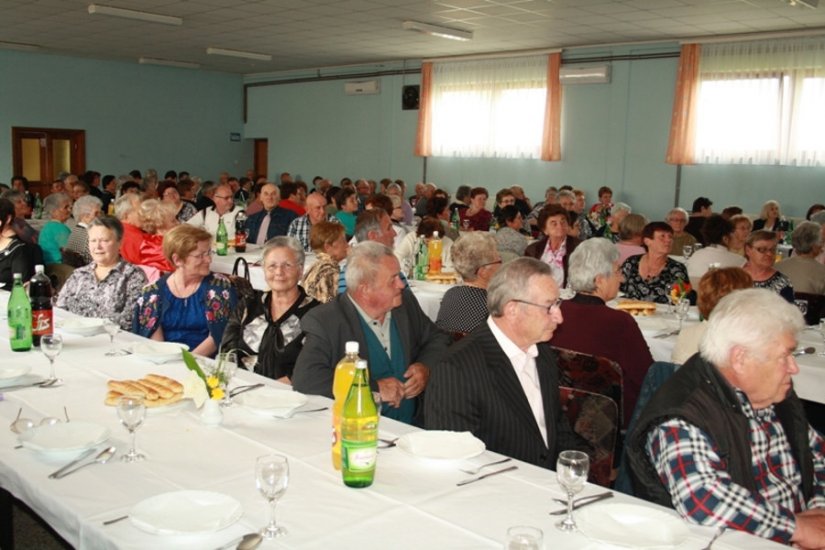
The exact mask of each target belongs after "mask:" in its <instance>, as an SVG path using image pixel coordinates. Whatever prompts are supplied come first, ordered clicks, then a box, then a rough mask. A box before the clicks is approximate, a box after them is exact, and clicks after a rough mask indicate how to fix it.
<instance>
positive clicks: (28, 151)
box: [11, 127, 86, 197]
mask: <svg viewBox="0 0 825 550" xmlns="http://www.w3.org/2000/svg"><path fill="white" fill-rule="evenodd" d="M11 133H12V163H13V165H14V173H15V175H18V174H19V175H23V176H25V177H26V179H28V180H29V190H30V191H31V192H32V193H35V192H37V193H40V196H42V197H45V196H46V195H48V194H49V192H50V189H51V183H52V182H53V181H54V180H55V179H57V175H58V174H60V173H61V172H69V173H71V174H77V175H80V174H82V173H83V172H85V171H86V132H85V131H84V130H67V129H56V128H20V127H13V128H12V130H11Z"/></svg>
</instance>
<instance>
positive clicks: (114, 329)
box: [103, 319, 124, 357]
mask: <svg viewBox="0 0 825 550" xmlns="http://www.w3.org/2000/svg"><path fill="white" fill-rule="evenodd" d="M103 330H104V331H106V334H108V335H109V345H110V346H112V348H111V349H110V350H109V351H107V352H106V354H105V355H106V357H119V356H121V355H124V353H123V352H122V351H120V350H118V349H117V348H115V336H116V335H117V333H118V332H120V325H119V324H117V323H116V322H114V321H112V320H111V319H106V320H105V321H104V322H103Z"/></svg>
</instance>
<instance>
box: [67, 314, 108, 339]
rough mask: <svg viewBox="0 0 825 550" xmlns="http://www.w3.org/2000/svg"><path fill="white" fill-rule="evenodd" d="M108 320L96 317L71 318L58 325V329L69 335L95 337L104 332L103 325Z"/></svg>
mask: <svg viewBox="0 0 825 550" xmlns="http://www.w3.org/2000/svg"><path fill="white" fill-rule="evenodd" d="M104 322H106V319H98V318H96V317H70V318H68V319H62V320H60V321H59V322H58V323H57V328H59V329H60V330H62V331H63V332H67V333H69V334H76V335H78V336H94V335H95V334H99V333H101V332H103V323H104Z"/></svg>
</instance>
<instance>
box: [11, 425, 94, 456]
mask: <svg viewBox="0 0 825 550" xmlns="http://www.w3.org/2000/svg"><path fill="white" fill-rule="evenodd" d="M108 438H109V430H108V429H107V428H106V427H104V426H101V425H100V424H93V423H91V422H81V421H73V422H60V423H59V424H53V425H51V426H36V427H34V428H32V429H30V430H27V431H25V432H23V433H22V434H20V437H19V440H20V443H21V444H22V445H23V446H24V447H26V448H27V449H31V450H33V451H37V452H39V453H43V454H49V455H52V454H53V455H63V454H70V453H79V452H82V451H85V450H87V449H91V448H92V447H95V446H97V445H99V444H101V443H103V442H104V441H106V440H107V439H108Z"/></svg>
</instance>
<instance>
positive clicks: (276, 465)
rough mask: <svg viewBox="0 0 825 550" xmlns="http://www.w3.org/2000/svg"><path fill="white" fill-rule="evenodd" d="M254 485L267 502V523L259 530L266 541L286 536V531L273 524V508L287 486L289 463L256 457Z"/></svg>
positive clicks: (277, 457)
mask: <svg viewBox="0 0 825 550" xmlns="http://www.w3.org/2000/svg"><path fill="white" fill-rule="evenodd" d="M255 484H256V485H257V487H258V490H259V491H260V492H261V494H262V495H263V496H264V498H265V499H266V500H267V502H269V523H268V524H267V525H266V527H264V528H263V529H262V530H261V535H263V536H264V538H266V539H274V538H276V537H280V536H283V535H286V529H285V528H284V527H283V526H280V525H278V524H277V523H276V522H275V506H276V505H277V504H278V499H279V498H281V496H283V494H284V493H285V492H286V488H287V486H289V461H287V459H286V457H285V456H283V455H278V454H271V455H265V456H261V457H258V460H257V461H256V462H255Z"/></svg>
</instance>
